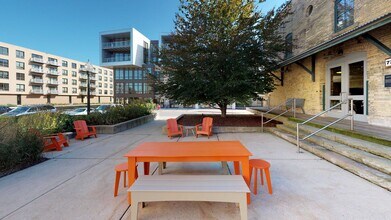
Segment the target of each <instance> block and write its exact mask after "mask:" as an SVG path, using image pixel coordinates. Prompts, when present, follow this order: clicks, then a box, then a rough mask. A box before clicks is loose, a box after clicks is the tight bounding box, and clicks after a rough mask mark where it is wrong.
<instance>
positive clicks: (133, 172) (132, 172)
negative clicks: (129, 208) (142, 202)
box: [128, 157, 136, 205]
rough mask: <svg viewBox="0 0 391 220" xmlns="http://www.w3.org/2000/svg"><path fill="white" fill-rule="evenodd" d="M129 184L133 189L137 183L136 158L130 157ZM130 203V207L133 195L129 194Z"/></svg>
mask: <svg viewBox="0 0 391 220" xmlns="http://www.w3.org/2000/svg"><path fill="white" fill-rule="evenodd" d="M128 172H129V174H128V180H129V181H128V182H129V187H131V186H132V185H133V183H134V181H136V158H134V157H128ZM128 203H129V205H130V204H131V203H132V199H131V194H130V192H128Z"/></svg>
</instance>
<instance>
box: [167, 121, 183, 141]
mask: <svg viewBox="0 0 391 220" xmlns="http://www.w3.org/2000/svg"><path fill="white" fill-rule="evenodd" d="M177 135H181V136H182V137H183V126H182V125H178V123H177V121H176V119H174V118H170V119H167V136H168V137H169V138H172V136H177Z"/></svg>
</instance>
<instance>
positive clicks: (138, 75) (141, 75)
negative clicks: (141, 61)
mask: <svg viewBox="0 0 391 220" xmlns="http://www.w3.org/2000/svg"><path fill="white" fill-rule="evenodd" d="M143 78H144V73H143V70H142V69H136V70H134V79H143Z"/></svg>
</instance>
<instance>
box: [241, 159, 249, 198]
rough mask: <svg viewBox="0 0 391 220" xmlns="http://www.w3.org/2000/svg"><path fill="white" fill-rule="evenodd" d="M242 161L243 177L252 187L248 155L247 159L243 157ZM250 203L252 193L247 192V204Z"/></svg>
mask: <svg viewBox="0 0 391 220" xmlns="http://www.w3.org/2000/svg"><path fill="white" fill-rule="evenodd" d="M241 163H242V175H243V178H244V180H245V181H246V183H247V186H248V187H250V163H249V160H248V157H247V158H246V159H243V160H242V161H241ZM250 203H251V199H250V193H247V204H250Z"/></svg>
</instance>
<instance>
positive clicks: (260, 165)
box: [250, 159, 273, 195]
mask: <svg viewBox="0 0 391 220" xmlns="http://www.w3.org/2000/svg"><path fill="white" fill-rule="evenodd" d="M269 168H270V163H269V162H267V161H265V160H261V159H251V160H250V170H251V174H250V181H251V177H252V174H253V170H254V169H255V176H254V194H255V195H257V194H258V189H257V179H258V178H257V175H258V170H260V173H261V184H262V185H263V171H265V176H266V181H267V188H268V189H269V194H273V189H272V182H271V179H270V171H269Z"/></svg>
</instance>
